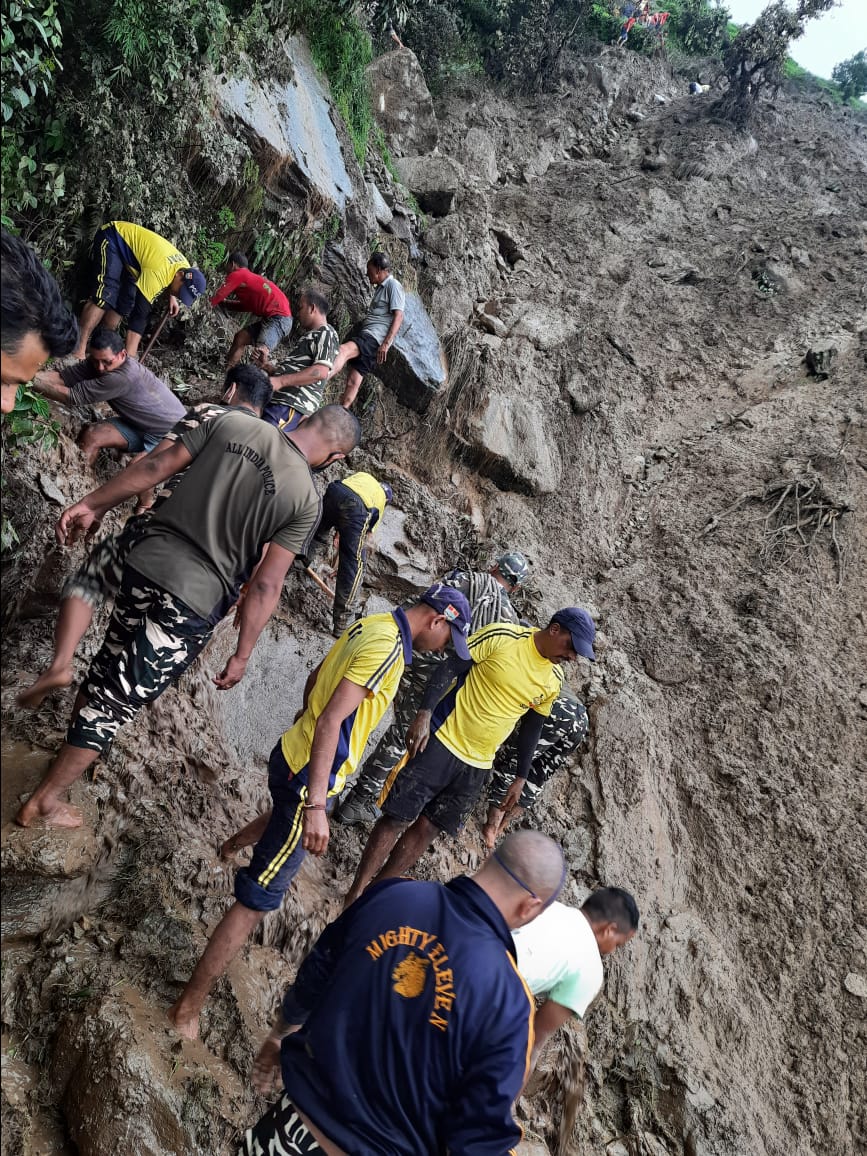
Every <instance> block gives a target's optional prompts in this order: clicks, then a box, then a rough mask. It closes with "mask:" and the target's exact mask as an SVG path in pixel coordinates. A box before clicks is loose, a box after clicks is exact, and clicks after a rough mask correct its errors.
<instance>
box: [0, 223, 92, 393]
mask: <svg viewBox="0 0 867 1156" xmlns="http://www.w3.org/2000/svg"><path fill="white" fill-rule="evenodd" d="M0 247H2V262H0V276H2V279H3V285H2V293H0V310H2V314H0V381H2V387H3V388H2V399H3V400H2V407H0V408H2V412H3V413H11V412H12V410H13V409H14V408H15V399H16V397H17V396H18V387H19V385H26V383H27V382H28V381H31V380H32V378H33V377H34V375H35V374H36V372H37V371H38V369H39V367H40V366H41V365H43V364H44V363H45V362H46V361H47V360H48V358H49V357H63V356H65V355H66V354H67V353H69V352H70V351H71V350H72V348H73V347H74V345H75V343H76V342H77V341H78V322H77V321H76V320H75V317H74V315H73V313H72V310H71V309H70V308H69V307H68V306H67V305H66V304H64V301H63V298H62V297H61V295H60V290H59V289H58V287H57V282H56V281H55V280H54V278H53V277H52V276H51V274H50V273H49V272H48V270H47V269H46V268H45V266H44V265H43V264H42V262H41V261H40V260H39V258H38V257H37V255H36V253H34V251H33V250H32V249H31V248H30V246H29V245H25V244H24V242H23V241H22V240H21V238H20V237H13V235H12V234H11V233H7V232H6V230H5V229H3V230H2V237H0Z"/></svg>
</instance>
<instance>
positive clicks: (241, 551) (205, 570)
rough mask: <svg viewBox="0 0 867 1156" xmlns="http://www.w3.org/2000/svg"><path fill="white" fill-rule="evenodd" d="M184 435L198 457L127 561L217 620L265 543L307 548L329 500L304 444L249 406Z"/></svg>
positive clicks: (295, 551)
mask: <svg viewBox="0 0 867 1156" xmlns="http://www.w3.org/2000/svg"><path fill="white" fill-rule="evenodd" d="M181 442H182V443H183V445H185V446H186V448H187V449H188V450H189V451H190V453H191V454H192V455H193V460H192V462H191V463H190V465H189V466H188V467H187V469H186V470H185V471H184V473H183V475H182V477H181V480H180V481H179V482H178V485H177V487H176V488H175V490H174V493H173V494H172V496H171V498H169V500H168V501H166V502H165V504H164V505H163V506H161V507H160V509H159V511H158V512H157V513H156V514H154V516H153V519H152V521H151V524H150V526H149V527H148V530H147V532H146V534H145V536H144V538H143V539H142V541H141V542H140V543H139V545H138V546H136V547H135V549H134V550H132V551H130V554H129V556H128V558H127V563H128V565H130V566H131V567H132V568H133V569H134V570H137V571H138V572H139V573H140V574H143V575H144V576H145V578H149V579H150V580H151V581H152V582H154V583H155V584H156V585H157V586H159V587H161V588H162V589H163V590H167V591H168V592H169V593H170V594H174V595H175V597H176V598H179V599H180V600H181V601H182V602H185V603H186V604H187V606H189V607H190V609H191V610H193V611H195V613H196V614H198V615H200V616H201V617H202V618H206V619H208V620H210V621H212V622H217V621H219V619H220V618H222V617H223V615H224V614H225V613H226V612H227V611H228V609H229V607H230V606H231V605H232V603H233V602H234V601H235V599H236V598H237V596H238V590H239V588H240V586H241V584H242V583H243V582H245V581H246V580H247V578H249V576H250V573H251V571H252V570H253V568H254V566H255V565H256V563H257V562H258V561H259V558H260V556H261V553H262V547H263V546H264V545H265V543H266V542H275V543H276V544H277V545H278V546H282V547H283V548H284V549H285V550H291V551H292V553H293V554H306V553H308V551H309V549H310V540H311V538H312V537H313V534H314V532H315V530H316V527H317V526H318V525H319V518H320V514H321V502H320V498H319V494H318V492H317V490H316V486H315V485H314V482H313V476H312V474H311V472H310V467H309V466H308V464H307V459H306V458H305V457H304V455H303V454H302V453H301V451H300V450H298V449H296V448H295V446H294V445H293V444H292V443H291V442H290V441H289V440H288V438H286V436H285V435H284V434H282V433H281V432H280V431H279V430H278V429H276V427H274V426H272V425H268V424H267V422H264V421H262V419H261V418H258V417H255V416H254V415H253V414H251V413H246V412H244V411H243V410H237V409H234V410H231V411H229V412H228V413H226V414H224V415H223V416H222V417H217V418H214V419H213V421H209V422H206V423H204V424H202V425H200V426H198V428H196V429H191V430H188V431H187V432H186V433H185V434H184V435H183V437H182V438H181Z"/></svg>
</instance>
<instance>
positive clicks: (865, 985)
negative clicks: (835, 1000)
mask: <svg viewBox="0 0 867 1156" xmlns="http://www.w3.org/2000/svg"><path fill="white" fill-rule="evenodd" d="M843 987H845V989H846V991H848V992H849V993H850V995H857V996H858V998H859V999H867V976H863V975H861V974H860V973H859V972H857V971H850V972H849V974H848V975H847V976H846V978H845V979H844V980H843Z"/></svg>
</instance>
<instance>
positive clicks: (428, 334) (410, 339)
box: [378, 293, 448, 413]
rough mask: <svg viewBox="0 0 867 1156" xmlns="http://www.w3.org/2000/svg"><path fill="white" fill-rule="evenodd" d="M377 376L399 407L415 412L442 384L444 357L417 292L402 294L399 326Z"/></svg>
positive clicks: (423, 406)
mask: <svg viewBox="0 0 867 1156" xmlns="http://www.w3.org/2000/svg"><path fill="white" fill-rule="evenodd" d="M378 374H379V376H380V378H381V379H382V381H383V382H384V383H385V384H386V385H387V386H388V388H389V389H390V390H392V391H393V392H394V393H395V394H396V395H397V400H398V401H399V402H400V403H401V405H405V406H407V407H408V408H409V409H414V410H416V412H418V413H424V412H425V410H426V409H427V407H428V406H429V405H430V403H431V399H432V398H433V397H434V395H435V394H436V393H438V392H439V390H440V389H442V387H443V386H444V385H445V383H446V379H447V377H448V373H447V370H446V359H445V354H444V352H443V350H442V346H441V345H440V339H439V336H438V335H437V331H436V329H434V326H433V322H432V321H431V319H430V317H429V316H428V313H427V310H426V309H425V307H424V305H422V303H421V298H420V297H419V296H418V294H417V293H407V295H406V308H405V309H404V315H403V325H401V327H400V332H399V333H398V335H397V338H396V340H395V343H394V345H393V346H392V347H391V349H390V350H389V354H388V359H387V360H386V362H385V365H383V366H380V367H378Z"/></svg>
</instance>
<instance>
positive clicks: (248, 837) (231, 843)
mask: <svg viewBox="0 0 867 1156" xmlns="http://www.w3.org/2000/svg"><path fill="white" fill-rule="evenodd" d="M270 820H271V812H270V811H265V813H264V814H263V815H257V816H256V818H255V819H253V821H252V822H251V823H248V824H247V826H246V827H242V828H241V830H240V831H236V832H235V834H234V835H233V836H232V837H231V838H230V839H227V840H226V842H225V843H223V845H222V846H221V847H220V858H221V859H231V858H232V856H233V855H235V854H236V853H237V852H238V851H240V850H242V849H243V848H244V847H252V846H253V844H254V843H258V842H259V840H260V839H261V838H262V836H263V835H264V834H265V828H266V827H267V826H268V823H269V822H270Z"/></svg>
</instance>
